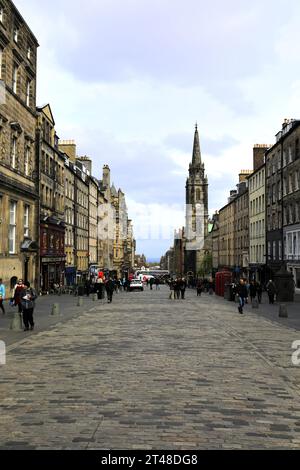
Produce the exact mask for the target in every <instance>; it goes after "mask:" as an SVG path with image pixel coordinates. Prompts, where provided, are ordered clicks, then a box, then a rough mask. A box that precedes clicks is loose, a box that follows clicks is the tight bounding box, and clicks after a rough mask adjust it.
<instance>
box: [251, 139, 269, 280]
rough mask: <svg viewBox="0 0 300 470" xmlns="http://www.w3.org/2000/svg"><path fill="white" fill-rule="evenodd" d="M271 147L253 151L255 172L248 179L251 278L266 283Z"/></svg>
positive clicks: (259, 147) (258, 146)
mask: <svg viewBox="0 0 300 470" xmlns="http://www.w3.org/2000/svg"><path fill="white" fill-rule="evenodd" d="M269 148H270V146H269V145H265V144H258V145H255V146H254V149H253V168H254V172H253V173H252V175H250V176H249V178H248V188H249V268H250V273H251V278H252V279H255V280H256V281H259V282H261V283H265V282H266V222H265V219H266V201H265V197H266V184H265V176H266V174H265V171H266V165H265V153H266V152H267V150H268V149H269Z"/></svg>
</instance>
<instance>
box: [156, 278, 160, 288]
mask: <svg viewBox="0 0 300 470" xmlns="http://www.w3.org/2000/svg"><path fill="white" fill-rule="evenodd" d="M155 284H156V290H160V283H159V279H158V277H157V278H156V279H155Z"/></svg>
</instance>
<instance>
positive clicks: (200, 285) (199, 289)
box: [197, 279, 203, 297]
mask: <svg viewBox="0 0 300 470" xmlns="http://www.w3.org/2000/svg"><path fill="white" fill-rule="evenodd" d="M202 291H203V284H202V281H201V280H200V279H199V281H198V282H197V297H201V295H202Z"/></svg>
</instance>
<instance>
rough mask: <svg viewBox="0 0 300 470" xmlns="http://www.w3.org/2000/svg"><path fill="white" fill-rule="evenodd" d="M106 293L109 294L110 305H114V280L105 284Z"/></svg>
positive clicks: (109, 280)
mask: <svg viewBox="0 0 300 470" xmlns="http://www.w3.org/2000/svg"><path fill="white" fill-rule="evenodd" d="M105 288H106V293H107V302H108V303H109V304H111V303H112V300H113V295H114V290H115V283H114V281H113V280H112V279H110V278H109V279H108V280H107V281H106V284H105Z"/></svg>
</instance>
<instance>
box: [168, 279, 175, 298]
mask: <svg viewBox="0 0 300 470" xmlns="http://www.w3.org/2000/svg"><path fill="white" fill-rule="evenodd" d="M169 286H170V296H169V299H170V300H174V299H175V290H174V288H175V283H174V281H173V279H171V280H170V282H169Z"/></svg>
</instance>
